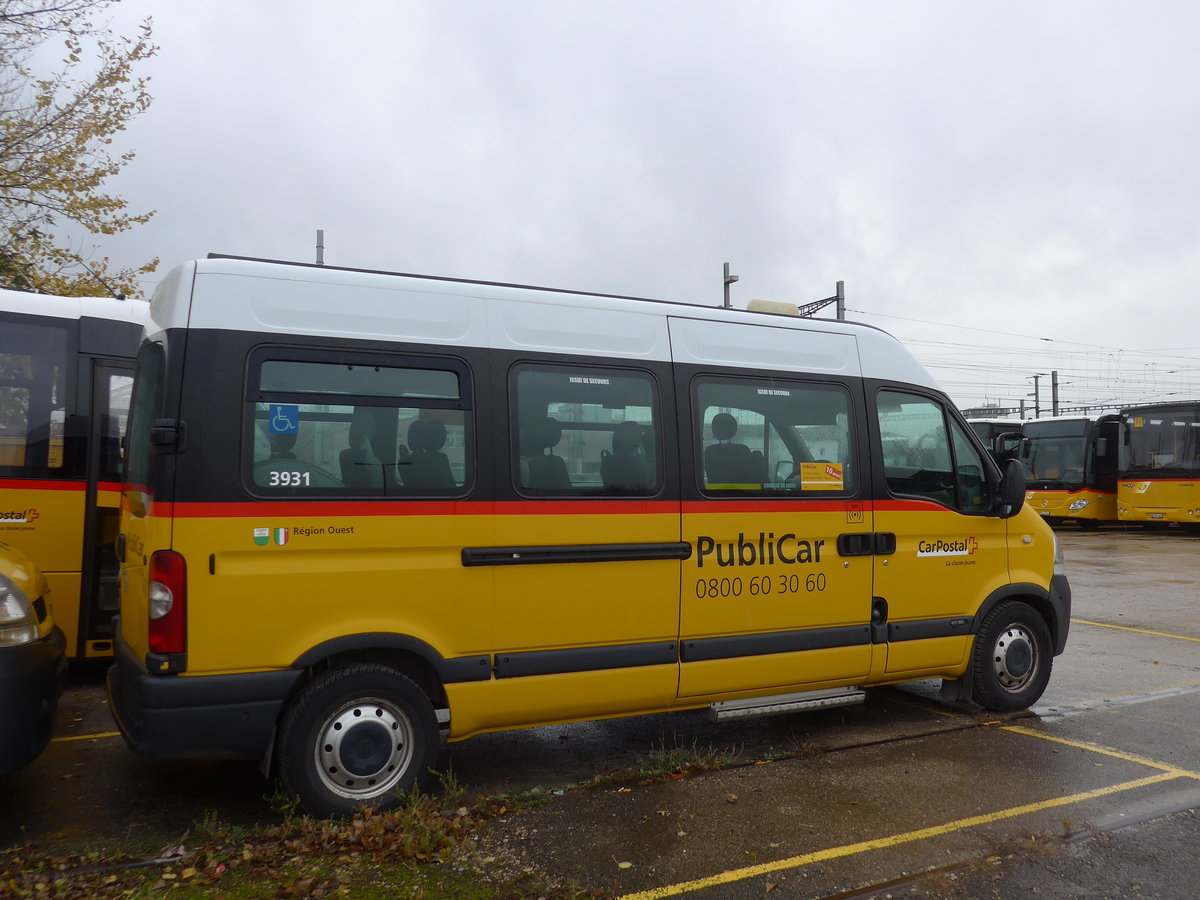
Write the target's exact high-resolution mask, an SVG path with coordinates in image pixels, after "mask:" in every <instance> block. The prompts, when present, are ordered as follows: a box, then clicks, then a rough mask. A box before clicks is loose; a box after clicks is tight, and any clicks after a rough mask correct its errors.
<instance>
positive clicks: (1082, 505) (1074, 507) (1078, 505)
mask: <svg viewBox="0 0 1200 900" xmlns="http://www.w3.org/2000/svg"><path fill="white" fill-rule="evenodd" d="M1090 502H1091V501H1090V500H1084V499H1083V498H1082V497H1081V498H1080V499H1078V500H1076V501H1075V502H1073V503H1072V504H1071V505H1070V506H1068V507H1067V509H1069V510H1070V511H1071V512H1079V511H1080V510H1081V509H1087V506H1088V504H1089V503H1090Z"/></svg>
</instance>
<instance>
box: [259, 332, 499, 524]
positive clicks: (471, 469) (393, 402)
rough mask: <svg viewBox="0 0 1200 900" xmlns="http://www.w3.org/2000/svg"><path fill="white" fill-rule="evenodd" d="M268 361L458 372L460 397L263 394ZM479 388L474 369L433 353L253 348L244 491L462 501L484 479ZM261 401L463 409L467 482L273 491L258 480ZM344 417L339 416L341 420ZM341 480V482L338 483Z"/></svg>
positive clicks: (270, 495)
mask: <svg viewBox="0 0 1200 900" xmlns="http://www.w3.org/2000/svg"><path fill="white" fill-rule="evenodd" d="M267 362H298V363H316V364H320V365H331V366H347V365H354V366H360V365H361V366H378V367H380V368H400V369H424V370H430V371H443V372H453V373H454V374H455V375H456V376H457V379H458V397H456V398H440V397H402V396H385V395H379V394H348V393H332V392H330V393H323V392H320V391H279V390H263V389H262V387H261V384H262V367H263V364H264V363H267ZM474 399H475V389H474V381H473V378H472V372H471V367H470V365H469V364H468V363H467V362H466V360H464V359H462V358H460V357H456V356H439V355H436V354H428V353H405V352H395V351H388V350H369V349H368V350H358V349H354V350H348V349H339V348H329V349H326V348H320V347H310V346H295V345H289V344H266V345H260V346H258V347H255V348H253V349H252V350H250V352H249V353H248V354H247V357H246V372H245V377H244V381H243V389H242V396H241V404H242V416H241V434H240V436H239V444H240V448H241V456H242V460H241V465H240V467H239V472H240V478H241V482H242V488H243V489H244V490H245V491H246V492H247V493H248V494H249V495H250V496H251V497H254V498H256V499H261V500H280V499H302V500H313V501H337V500H346V499H351V498H353V499H366V500H428V499H442V498H445V499H461V498H463V497H466V496H467V495H468V494H470V493H471V491H472V490H474V488H475V485H476V483H477V481H478V477H479V474H478V460H477V455H476V449H477V448H476V439H475V435H476V423H475V403H474ZM260 403H263V404H272V403H276V404H279V403H282V404H288V405H309V406H312V405H320V406H350V407H372V408H376V409H396V410H399V409H420V410H424V409H437V410H452V411H459V412H461V413H462V414H463V430H464V440H463V444H464V446H463V466H464V472H463V484H462V485H460V486H455V487H454V488H449V489H447V488H412V487H405V486H404V485H402V484H394V485H389V484H388V482H387V481H386V480H385V482H384V485H383V486H382V487H380V488H362V487H350V486H342V487H340V488H331V487H307V488H305V487H290V486H280V487H270V486H265V485H261V484H257V483H256V482H255V480H254V467H255V464H256V463H255V423H256V421H257V415H256V406H257V405H258V404H260ZM341 415H342V414H338V416H341ZM336 480H338V481H341V479H340V478H338V479H336Z"/></svg>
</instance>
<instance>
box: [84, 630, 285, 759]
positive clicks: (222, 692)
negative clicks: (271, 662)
mask: <svg viewBox="0 0 1200 900" xmlns="http://www.w3.org/2000/svg"><path fill="white" fill-rule="evenodd" d="M303 674H304V673H303V670H302V669H283V670H280V671H276V672H258V673H253V674H247V675H153V674H151V673H149V672H148V671H147V670H146V667H145V665H144V664H143V663H142V662H141V661H140V660H139V659H137V657H135V656H134V655H133V653H132V652H131V651H130V649H129V647H128V645H126V644H125V642H124V641H123V640H121V639H120V638H119V637H118V639H117V645H116V659H115V662H114V663H113V665H112V667H111V668H109V670H108V679H107V682H108V699H109V706H110V707H111V709H112V712H113V718H115V719H116V721H117V726H118V727H119V728H120V729H121V734H122V736H123V737H124V738H125V743H126V744H128V745H129V747H130V749H132V750H133V751H135V752H137V753H140V754H142V755H144V756H155V757H170V758H177V759H185V758H194V759H252V760H260V759H262V758H263V757H264V756H265V755H266V753H267V751H268V750H269V748H270V746H271V739H272V736H273V734H274V731H275V724H276V722H277V721H278V720H279V714H280V712H281V711H282V710H283V705H284V703H285V701H286V700H287V698H288V697H289V696H290V695H291V693H292V689H293V688H294V687H295V685H296V683H297V682H298V681H299V679H300V678H301V676H302V675H303Z"/></svg>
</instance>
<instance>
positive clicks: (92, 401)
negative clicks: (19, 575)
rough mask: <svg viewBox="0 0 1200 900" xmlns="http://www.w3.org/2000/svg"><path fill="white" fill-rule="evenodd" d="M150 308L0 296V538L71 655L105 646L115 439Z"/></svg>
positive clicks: (103, 651) (113, 598)
mask: <svg viewBox="0 0 1200 900" xmlns="http://www.w3.org/2000/svg"><path fill="white" fill-rule="evenodd" d="M148 308H149V304H148V303H146V302H145V301H144V300H117V299H109V298H95V297H81V298H64V297H51V296H46V295H42V294H28V293H22V292H17V291H0V541H3V542H4V543H5V544H7V545H9V546H11V547H13V548H16V549H17V550H19V551H21V552H23V553H24V554H26V555H27V556H28V557H29V558H30V559H31V560H33V562H34V563H35V564H36V565H37V567H38V568H39V569H40V570H41V572H42V573H43V574H44V575H45V578H46V581H47V583H48V585H49V600H50V603H51V604H52V606H53V613H54V621H55V623H57V625H58V627H59V628H61V629H62V631H63V634H64V635H65V641H66V653H67V656H68V657H70V658H77V659H83V658H88V657H103V656H110V655H111V654H112V650H113V627H112V619H113V616H114V615H115V614H116V612H117V605H118V595H117V558H116V554H115V541H116V536H117V524H118V515H119V506H120V496H121V493H120V490H121V488H120V484H121V477H122V476H121V448H120V436H121V430H122V428H123V427H124V423H125V418H126V416H127V413H128V409H129V397H130V391H131V389H132V384H133V365H134V357H135V356H136V353H137V347H138V341H139V340H140V336H141V330H142V323H143V320H144V318H145V316H146V313H147V310H148Z"/></svg>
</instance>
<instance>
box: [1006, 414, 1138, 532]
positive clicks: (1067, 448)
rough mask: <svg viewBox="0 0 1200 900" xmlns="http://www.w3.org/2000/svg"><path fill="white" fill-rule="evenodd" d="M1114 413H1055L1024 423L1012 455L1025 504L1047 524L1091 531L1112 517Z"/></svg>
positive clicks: (1116, 445) (1117, 440)
mask: <svg viewBox="0 0 1200 900" xmlns="http://www.w3.org/2000/svg"><path fill="white" fill-rule="evenodd" d="M1120 449H1121V417H1120V416H1100V417H1091V416H1056V417H1053V418H1045V419H1032V420H1030V421H1028V422H1026V423H1025V426H1024V428H1023V437H1022V441H1021V447H1020V450H1019V453H1018V458H1019V459H1020V460H1021V462H1022V463H1023V464H1024V466H1025V487H1026V491H1025V502H1026V503H1028V504H1029V505H1030V506H1031V507H1033V509H1034V510H1035V511H1036V512H1037V513H1038V514H1039V515H1040V516H1042V518H1044V519H1045V520H1046V521H1047V522H1049V523H1050V524H1051V525H1061V524H1063V523H1065V522H1073V523H1075V524H1076V525H1078V526H1079V527H1080V528H1085V529H1095V528H1099V527H1100V525H1101V524H1102V523H1105V522H1116V521H1117V463H1118V458H1119V456H1120Z"/></svg>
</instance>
